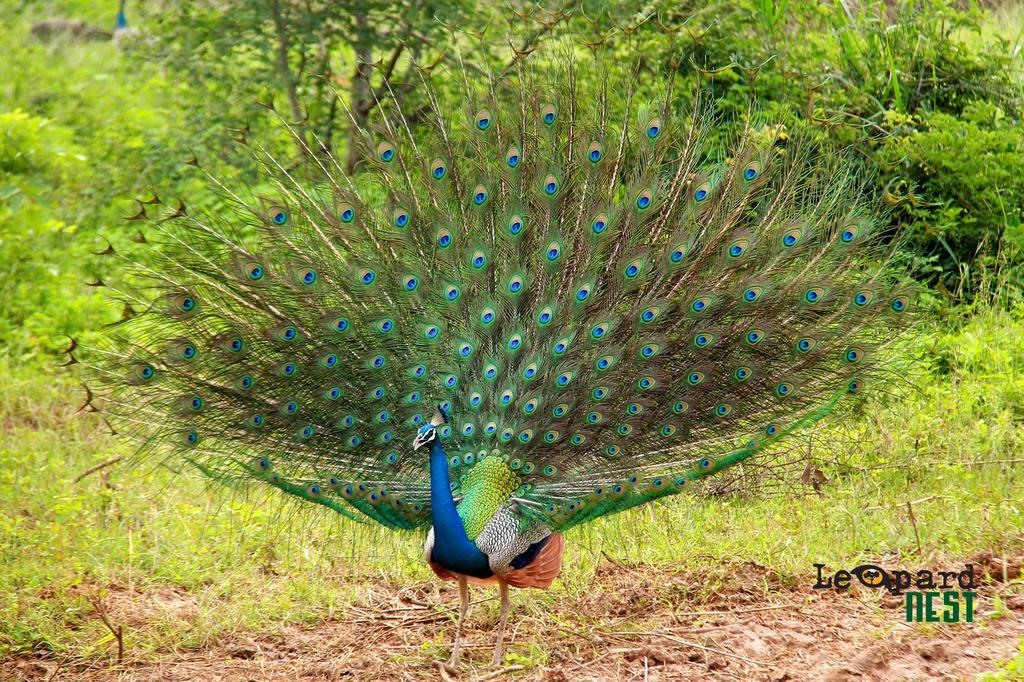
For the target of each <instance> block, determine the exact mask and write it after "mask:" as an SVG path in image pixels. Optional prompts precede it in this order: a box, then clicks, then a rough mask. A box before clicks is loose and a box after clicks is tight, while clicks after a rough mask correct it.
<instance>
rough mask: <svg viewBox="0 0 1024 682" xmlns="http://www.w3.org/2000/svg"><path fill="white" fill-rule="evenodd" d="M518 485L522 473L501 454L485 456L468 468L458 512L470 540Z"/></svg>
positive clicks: (478, 532) (463, 481)
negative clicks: (510, 466)
mask: <svg viewBox="0 0 1024 682" xmlns="http://www.w3.org/2000/svg"><path fill="white" fill-rule="evenodd" d="M518 487H519V477H518V476H516V474H515V472H513V471H512V469H510V468H509V466H508V464H506V463H505V462H504V461H502V460H501V459H500V458H498V457H487V458H485V459H482V460H480V461H479V462H478V463H477V464H476V466H474V467H473V468H471V469H470V470H469V471H467V472H466V474H465V477H464V478H463V479H462V485H461V488H462V501H461V502H459V506H458V512H459V517H460V518H461V519H462V525H464V526H465V527H466V535H467V536H469V539H470V540H474V539H476V536H478V535H479V534H480V532H481V531H482V530H483V529H484V526H486V525H487V522H488V521H490V520H491V517H492V516H494V514H495V513H496V512H497V511H498V509H499V508H500V507H501V505H502V504H503V503H504V502H505V501H506V500H507V499H508V498H509V496H510V495H511V494H512V493H513V492H514V491H515V489H516V488H518Z"/></svg>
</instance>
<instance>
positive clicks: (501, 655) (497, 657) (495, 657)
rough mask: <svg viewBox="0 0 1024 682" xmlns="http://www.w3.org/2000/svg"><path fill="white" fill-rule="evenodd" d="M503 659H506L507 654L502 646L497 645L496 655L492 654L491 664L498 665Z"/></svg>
mask: <svg viewBox="0 0 1024 682" xmlns="http://www.w3.org/2000/svg"><path fill="white" fill-rule="evenodd" d="M503 660H505V654H504V652H503V651H502V650H501V646H497V647H495V648H494V655H493V656H491V665H498V664H499V663H501V662H502V661H503Z"/></svg>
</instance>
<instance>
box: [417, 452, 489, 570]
mask: <svg viewBox="0 0 1024 682" xmlns="http://www.w3.org/2000/svg"><path fill="white" fill-rule="evenodd" d="M430 516H431V520H432V521H433V523H434V549H433V551H432V552H431V555H430V559H431V561H433V562H434V563H436V564H439V565H440V566H442V567H444V568H446V569H448V570H449V571H453V572H455V573H461V574H463V575H470V576H473V577H475V578H489V577H491V575H492V573H491V568H490V565H489V564H488V562H487V557H486V556H485V555H484V553H483V552H481V551H480V550H479V548H477V546H476V543H474V542H471V541H470V539H469V536H467V535H466V528H465V526H463V525H462V519H461V518H459V513H458V511H456V509H455V500H454V499H453V498H452V490H451V480H450V479H449V478H448V457H447V455H445V452H444V446H443V445H441V440H440V439H439V438H435V439H434V442H433V443H432V444H431V445H430Z"/></svg>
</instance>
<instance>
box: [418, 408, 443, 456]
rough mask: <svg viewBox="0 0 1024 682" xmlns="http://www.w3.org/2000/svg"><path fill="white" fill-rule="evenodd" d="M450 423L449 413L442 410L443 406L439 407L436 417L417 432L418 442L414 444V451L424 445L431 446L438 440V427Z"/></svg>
mask: <svg viewBox="0 0 1024 682" xmlns="http://www.w3.org/2000/svg"><path fill="white" fill-rule="evenodd" d="M447 422H448V413H447V412H446V411H444V410H443V409H441V406H440V405H438V406H437V410H435V411H434V417H433V418H432V419H431V420H430V421H429V422H427V423H426V424H424V425H423V426H421V427H420V430H419V431H417V432H416V440H414V441H413V442H412V449H413V450H419V449H420V448H421V447H423V446H424V445H430V444H431V443H433V442H434V441H436V440H437V438H438V435H437V427H439V426H442V425H444V424H446V423H447Z"/></svg>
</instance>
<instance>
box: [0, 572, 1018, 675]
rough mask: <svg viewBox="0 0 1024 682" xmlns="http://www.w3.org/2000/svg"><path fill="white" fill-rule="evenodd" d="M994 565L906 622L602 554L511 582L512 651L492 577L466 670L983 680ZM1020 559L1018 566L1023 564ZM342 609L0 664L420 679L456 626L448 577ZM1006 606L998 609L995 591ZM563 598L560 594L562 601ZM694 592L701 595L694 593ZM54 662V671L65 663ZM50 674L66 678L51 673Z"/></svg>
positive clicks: (899, 613)
mask: <svg viewBox="0 0 1024 682" xmlns="http://www.w3.org/2000/svg"><path fill="white" fill-rule="evenodd" d="M974 563H975V565H976V566H978V567H979V568H982V569H983V570H984V571H986V572H987V575H988V576H990V577H989V578H987V579H986V582H985V583H984V584H983V585H982V586H981V588H980V590H979V594H980V597H979V600H978V604H977V610H976V622H974V623H964V624H958V625H945V624H930V625H914V624H908V623H905V622H904V611H903V600H902V598H896V597H891V596H888V595H885V594H884V593H879V592H878V591H871V590H867V589H864V588H860V587H855V588H854V589H852V590H850V591H848V592H843V593H837V592H833V591H824V590H813V589H811V588H810V585H811V582H812V581H813V577H810V576H809V578H808V580H807V584H805V585H799V586H787V585H785V584H784V583H783V582H782V581H781V580H780V579H779V578H778V576H776V575H774V574H773V573H772V572H771V571H769V570H767V569H765V568H764V567H761V566H757V565H754V564H749V563H747V564H736V565H735V566H732V567H730V570H728V571H725V572H721V573H715V574H714V575H709V574H700V573H694V572H685V573H680V572H673V571H668V570H657V569H654V568H651V567H645V566H640V567H632V566H623V565H620V564H616V563H611V562H610V563H606V564H604V565H602V567H601V568H600V570H599V571H598V572H597V574H596V575H595V576H594V580H593V582H592V583H591V584H590V585H589V586H588V587H587V588H586V589H583V590H580V594H579V596H575V597H573V596H570V595H569V594H568V593H567V592H565V591H562V590H556V591H554V592H553V593H550V594H549V595H548V596H547V597H545V598H541V599H536V598H534V599H531V598H530V597H531V596H533V595H534V594H535V593H529V594H524V593H521V592H520V593H514V597H513V611H512V615H511V618H510V622H509V635H510V636H509V640H510V641H509V643H508V644H507V645H506V652H509V653H510V654H511V655H510V657H509V658H508V663H506V664H505V666H498V667H497V668H495V667H492V666H490V665H489V663H488V661H489V659H490V653H491V648H492V646H493V635H494V632H493V628H494V625H495V622H496V620H497V608H496V607H497V604H496V603H495V594H494V593H495V591H494V590H483V589H481V590H476V591H474V593H473V595H474V597H475V598H476V599H480V600H483V601H484V602H485V603H484V604H481V605H477V606H475V607H474V608H472V609H471V610H470V620H469V622H468V625H467V631H466V640H465V641H466V642H467V648H466V649H465V650H464V651H465V659H464V660H465V663H464V665H463V668H462V670H461V678H462V679H465V680H485V679H516V680H543V681H546V682H561V681H563V680H566V681H567V680H574V681H575V680H634V679H635V680H650V681H652V682H653V681H657V680H764V681H766V682H784V681H787V680H828V681H831V682H847V681H852V680H877V681H882V680H886V681H888V680H973V679H974V676H975V675H976V674H977V673H979V672H983V671H987V670H992V669H993V668H994V667H995V665H996V663H997V662H998V661H1001V660H1004V659H1006V658H1009V657H1010V656H1012V655H1013V653H1014V652H1015V650H1016V645H1017V642H1018V641H1019V640H1020V639H1021V638H1022V637H1024V596H1020V595H1019V594H1013V592H1014V591H1015V590H1016V591H1018V592H1019V585H1007V584H1005V583H1003V582H1002V581H1003V580H1004V575H1005V576H1006V578H1009V579H1010V580H1013V579H1014V578H1015V577H1019V576H1020V567H1021V565H1022V564H1024V562H1022V561H1021V558H1017V559H1014V560H1011V561H1010V562H1008V565H1007V566H1006V568H1007V570H1006V571H1005V572H1004V565H1003V562H1002V560H998V559H992V558H991V557H980V556H979V557H975V558H974ZM1014 573H1015V575H1014ZM364 588H365V594H364V597H363V598H362V599H361V600H360V601H359V602H358V603H357V604H354V605H353V606H352V607H351V609H350V610H349V612H348V613H347V614H346V619H344V620H335V621H330V622H326V623H323V624H320V625H318V626H316V627H313V628H301V627H294V626H289V627H285V628H283V629H281V630H280V631H279V632H277V633H274V634H253V635H251V636H246V637H238V638H236V639H234V640H232V641H227V642H222V643H219V644H217V645H216V646H213V647H211V648H207V649H203V650H198V651H186V652H168V653H164V654H161V655H158V656H155V657H151V658H148V659H144V660H130V661H125V662H124V663H122V664H120V665H118V664H113V665H111V664H110V663H109V662H107V661H96V660H95V659H93V660H86V661H78V660H75V659H68V660H65V661H61V662H58V661H56V660H54V659H53V658H47V657H44V656H37V657H20V658H15V659H10V660H7V661H4V662H0V679H25V680H47V679H50V678H51V677H52V678H53V679H57V680H60V679H67V680H71V679H76V680H89V681H96V682H100V681H110V680H138V681H140V682H156V681H161V682H164V681H168V682H170V681H177V680H223V681H225V682H241V681H243V680H426V679H438V677H439V672H438V670H437V669H436V668H434V667H433V665H432V664H433V661H435V660H438V659H441V658H444V657H446V655H447V653H448V647H449V646H450V642H451V637H452V635H453V632H454V612H455V609H454V605H455V603H456V602H457V596H456V595H457V592H456V589H455V587H454V586H452V585H449V584H440V583H426V584H420V585H415V586H406V587H398V586H392V585H387V584H381V583H371V582H367V583H365V584H364ZM996 594H1001V595H1002V598H1001V602H1002V603H1003V604H1004V605H1005V606H1006V609H1005V610H1004V611H1003V612H1001V613H1000V614H999V616H998V617H992V613H991V612H992V611H993V605H994V601H993V597H994V596H995V595H996ZM116 597H117V598H116V599H115V600H114V602H113V606H112V610H113V611H116V612H117V613H118V614H121V615H124V616H126V617H127V616H128V614H129V613H132V614H134V615H132V620H131V621H130V622H133V623H140V622H144V621H145V620H146V618H147V617H153V616H157V615H159V614H160V613H165V612H166V611H167V610H170V611H174V612H178V611H184V612H188V611H189V610H190V609H191V607H192V602H191V597H190V595H188V594H187V593H183V592H178V591H173V590H161V591H154V592H153V593H151V594H147V595H145V597H144V598H143V597H140V596H139V595H137V594H136V595H135V597H134V598H135V599H139V600H140V601H141V605H140V608H138V609H136V610H134V611H130V610H129V609H128V606H129V604H128V603H127V602H126V600H127V599H129V597H131V593H122V594H118V595H116ZM552 597H553V599H552ZM696 603H699V606H694V604H696ZM58 665H59V666H60V669H59V670H56V671H55V669H56V668H58ZM54 672H56V676H55V677H53V674H54Z"/></svg>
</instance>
